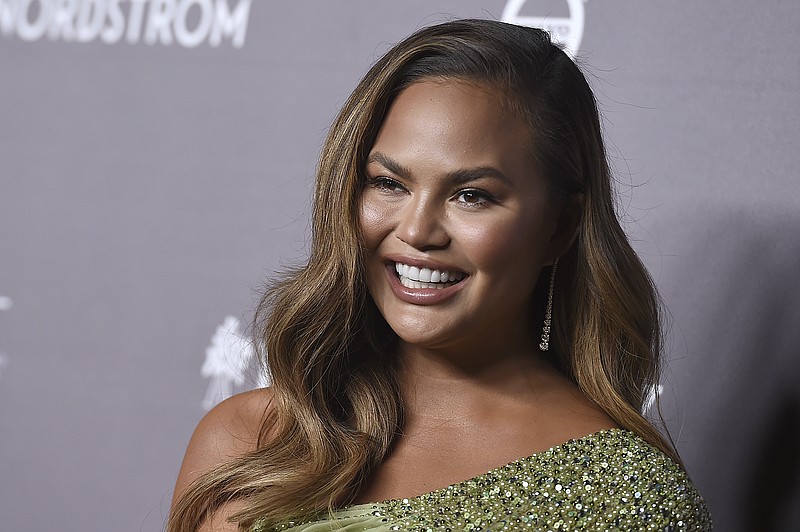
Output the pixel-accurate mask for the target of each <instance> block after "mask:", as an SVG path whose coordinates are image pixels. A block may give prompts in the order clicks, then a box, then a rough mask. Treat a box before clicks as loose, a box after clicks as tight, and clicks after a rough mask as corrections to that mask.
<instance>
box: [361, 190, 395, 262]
mask: <svg viewBox="0 0 800 532" xmlns="http://www.w3.org/2000/svg"><path fill="white" fill-rule="evenodd" d="M388 218H389V217H388V215H387V212H386V209H383V208H380V207H379V206H378V205H377V204H376V203H375V202H374V201H370V200H369V198H368V197H363V198H362V199H361V206H360V208H359V215H358V223H359V229H360V230H361V238H363V239H364V245H365V246H366V247H367V249H368V250H370V251H372V250H374V249H375V248H376V247H378V244H379V243H380V241H381V240H382V239H383V236H384V235H385V233H386V232H387V231H388V229H387V228H388V226H389V223H388Z"/></svg>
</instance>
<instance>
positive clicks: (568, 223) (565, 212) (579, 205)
mask: <svg viewBox="0 0 800 532" xmlns="http://www.w3.org/2000/svg"><path fill="white" fill-rule="evenodd" d="M583 205H584V196H583V194H579V193H578V194H570V195H569V196H567V197H566V198H565V199H564V200H563V201H562V203H561V205H560V207H559V211H558V213H557V214H556V230H555V232H554V233H553V236H552V237H551V238H550V253H551V254H552V256H551V257H550V260H551V261H553V260H555V259H556V257H563V256H564V255H566V253H567V251H569V249H570V248H571V247H572V245H573V244H574V243H575V239H576V238H578V232H579V231H580V228H581V220H582V219H583Z"/></svg>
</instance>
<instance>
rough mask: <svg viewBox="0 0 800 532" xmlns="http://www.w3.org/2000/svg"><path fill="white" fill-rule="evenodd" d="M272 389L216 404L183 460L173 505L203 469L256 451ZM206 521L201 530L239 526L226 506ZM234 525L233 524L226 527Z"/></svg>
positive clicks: (202, 421) (199, 425)
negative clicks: (228, 519)
mask: <svg viewBox="0 0 800 532" xmlns="http://www.w3.org/2000/svg"><path fill="white" fill-rule="evenodd" d="M271 398H272V393H271V391H270V390H268V389H259V390H253V391H250V392H245V393H242V394H238V395H234V396H233V397H231V398H229V399H226V400H225V401H223V402H222V403H220V404H218V405H217V406H215V407H214V408H213V409H212V410H211V411H209V412H208V414H206V415H205V417H203V419H202V420H201V421H200V423H199V424H198V425H197V428H196V429H195V430H194V433H193V434H192V437H191V439H190V440H189V445H188V447H187V449H186V454H185V455H184V458H183V463H182V464H181V469H180V472H179V473H178V480H177V482H176V483H175V491H174V494H173V496H172V505H173V506H174V505H175V503H176V501H178V500H179V499H180V497H181V496H182V495H183V493H184V492H185V491H186V489H187V488H188V487H189V485H190V484H191V483H192V482H193V481H194V480H195V479H197V478H198V477H199V476H201V475H202V474H203V473H205V472H207V471H209V470H211V469H213V468H214V467H216V466H218V465H221V464H223V463H224V462H227V461H228V460H231V459H233V458H236V457H240V456H243V455H244V454H247V453H248V452H251V451H254V450H255V449H256V446H257V442H258V435H259V432H260V430H261V424H262V422H263V420H264V416H265V415H266V413H267V410H268V408H269V407H270V400H271ZM224 510H225V511H223V512H217V514H215V516H214V517H213V518H212V519H210V520H209V522H207V523H205V524H204V526H203V527H202V528H201V530H208V531H212V530H213V531H220V532H222V531H224V530H237V529H236V527H235V526H233V525H230V524H228V523H227V522H226V519H224V518H223V517H224V514H228V515H230V514H231V513H233V512H232V511H233V510H234V509H233V508H225V509H224ZM228 526H232V528H227V527H228Z"/></svg>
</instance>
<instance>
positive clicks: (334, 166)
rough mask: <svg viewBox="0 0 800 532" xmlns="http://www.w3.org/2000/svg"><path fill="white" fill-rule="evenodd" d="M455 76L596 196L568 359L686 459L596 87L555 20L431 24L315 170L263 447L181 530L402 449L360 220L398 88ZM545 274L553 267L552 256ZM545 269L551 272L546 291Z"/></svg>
mask: <svg viewBox="0 0 800 532" xmlns="http://www.w3.org/2000/svg"><path fill="white" fill-rule="evenodd" d="M453 79H455V80H461V81H467V82H474V83H478V84H480V85H483V86H486V87H489V88H496V89H499V91H500V92H501V94H503V95H505V97H506V101H505V103H507V105H508V106H510V108H511V109H513V110H514V111H516V112H519V113H521V114H522V115H523V116H524V117H525V119H526V120H527V121H528V123H529V125H530V131H531V149H532V153H533V154H534V157H535V161H536V163H537V164H538V165H539V167H540V169H541V171H542V174H543V175H544V176H545V177H546V178H547V180H548V182H549V184H550V187H551V190H552V192H553V194H554V197H566V196H569V195H571V194H578V193H580V194H583V196H584V208H583V215H582V221H581V227H580V232H579V235H578V238H577V239H576V241H575V243H574V245H573V246H572V248H571V249H570V251H569V252H568V253H567V254H566V255H565V256H564V257H561V258H560V261H559V272H558V273H559V274H558V275H557V276H556V284H555V301H556V303H555V305H554V310H553V312H554V317H553V321H554V331H553V332H552V333H551V345H552V347H551V349H552V351H553V357H554V360H555V362H556V363H557V365H558V366H559V367H560V368H561V369H562V371H563V372H564V373H565V374H566V375H568V376H569V377H570V378H571V379H572V380H573V381H574V382H575V383H576V384H577V385H578V386H579V387H580V389H581V390H582V392H583V393H584V394H585V395H586V396H587V397H588V398H589V399H591V400H592V401H593V402H594V403H595V404H597V405H598V406H599V407H600V408H602V409H603V410H604V411H605V412H606V413H607V414H608V415H609V416H610V417H611V418H613V419H614V421H616V422H617V423H618V424H619V425H621V426H622V427H624V428H627V429H629V430H632V431H633V432H635V433H636V434H638V435H639V436H640V437H642V438H643V439H644V440H645V441H647V442H649V443H651V444H652V445H654V446H656V447H657V448H659V449H660V450H662V451H663V452H664V453H665V454H667V455H668V456H670V457H671V458H672V459H673V460H675V461H676V462H678V463H680V458H679V457H678V455H677V453H676V451H675V450H674V448H673V446H672V445H670V443H668V442H667V441H666V440H665V439H664V438H663V437H662V436H661V434H660V433H659V431H658V430H657V429H656V428H655V426H654V425H653V424H652V423H650V422H649V421H648V420H647V419H645V418H644V417H643V416H642V415H641V413H640V411H641V408H642V405H643V402H644V400H645V394H646V390H648V389H649V388H650V386H652V385H653V384H655V383H656V382H657V379H658V377H659V371H660V361H661V341H662V340H661V327H660V325H661V323H660V316H661V314H660V303H659V299H658V296H657V293H656V290H655V288H654V285H653V282H652V280H651V279H650V277H649V275H648V273H647V271H646V269H645V268H644V266H643V265H642V263H641V262H640V261H639V259H638V257H637V256H636V254H635V253H634V251H633V249H632V248H631V246H630V244H629V242H628V240H627V238H626V236H625V234H624V232H623V230H622V228H621V227H620V224H619V221H618V219H617V216H616V213H615V211H614V201H613V195H612V187H611V172H610V169H609V166H608V163H607V158H606V153H605V147H604V144H603V139H602V135H601V127H600V121H599V116H598V111H597V105H596V102H595V99H594V95H593V94H592V91H591V89H590V87H589V85H588V83H587V81H586V79H585V77H584V76H583V74H582V73H581V72H580V70H579V69H578V67H577V66H576V65H575V63H574V62H573V61H572V60H571V59H570V58H569V57H568V56H567V55H566V54H565V53H564V52H563V51H562V50H561V49H560V48H559V47H558V46H556V45H555V44H553V43H552V42H551V39H550V37H549V35H548V34H547V33H546V32H544V31H542V30H538V29H533V28H527V27H520V26H515V25H511V24H506V23H502V22H496V21H489V20H459V21H453V22H448V23H445V24H440V25H436V26H431V27H428V28H424V29H421V30H419V31H418V32H416V33H414V34H413V35H411V36H410V37H408V38H407V39H405V40H404V41H402V42H401V43H399V44H397V45H396V46H395V47H393V48H392V49H391V50H390V51H389V52H387V53H386V54H385V55H384V56H383V57H382V58H380V59H379V60H378V61H377V62H376V63H375V64H374V66H373V67H372V68H371V69H370V70H369V71H368V72H367V74H366V75H365V76H364V78H363V79H362V81H361V82H360V83H359V85H358V86H357V87H356V89H355V90H354V91H353V93H352V95H351V96H350V98H349V99H348V100H347V102H346V103H345V104H344V106H343V108H342V110H341V112H340V113H339V115H338V116H337V118H336V119H335V121H334V123H333V124H332V127H331V129H330V131H329V133H328V136H327V139H326V141H325V144H324V146H323V149H322V153H321V156H320V162H319V166H318V169H317V183H316V192H315V197H314V211H313V223H312V230H313V239H312V248H311V254H310V257H309V259H308V262H307V264H306V265H305V266H304V267H302V268H298V269H295V270H292V271H289V272H288V273H286V274H285V275H284V276H283V278H282V279H281V280H280V281H279V282H277V283H276V284H275V285H274V287H273V288H272V289H271V290H269V291H268V292H267V294H266V295H265V296H264V298H263V300H262V301H261V303H260V305H259V307H258V309H257V312H256V315H255V320H254V325H255V327H254V329H255V331H256V332H257V334H256V346H257V347H258V348H259V349H260V350H261V355H262V356H263V357H264V358H265V359H266V360H267V361H268V365H269V369H270V372H271V374H272V379H273V392H274V410H273V411H272V414H271V415H270V416H269V417H268V418H266V419H265V421H264V424H263V426H262V438H261V441H260V442H259V445H258V449H257V450H256V451H255V452H253V453H250V454H248V455H247V456H244V457H242V458H238V459H236V460H233V461H231V462H229V463H226V464H223V465H221V466H220V467H218V468H216V469H214V470H213V471H210V472H209V473H207V474H205V475H203V476H202V477H201V478H199V479H198V480H197V481H196V482H195V483H194V484H193V485H192V486H191V487H190V488H189V489H188V490H187V492H186V493H185V495H184V496H183V497H182V498H181V500H180V501H179V502H178V503H177V505H176V506H175V508H174V509H173V512H172V514H171V516H170V520H169V523H168V527H167V529H168V530H169V531H170V532H179V531H180V532H183V531H193V530H194V529H195V528H196V527H197V526H199V525H200V524H201V523H202V521H203V520H204V519H205V518H206V517H207V516H208V515H210V514H211V513H212V512H214V511H215V510H216V509H217V508H219V507H220V506H221V505H223V504H225V503H226V502H229V501H231V500H236V499H244V502H245V504H244V508H243V509H242V510H241V511H240V512H238V513H237V514H236V515H235V516H234V517H233V519H234V520H236V521H238V522H239V526H240V528H241V529H242V530H244V529H248V528H250V527H252V525H253V524H254V523H256V522H257V521H259V522H264V523H266V524H271V523H277V522H280V521H283V520H286V519H289V518H293V517H298V516H302V515H303V514H305V513H308V512H313V511H319V510H320V509H324V508H328V509H331V510H332V509H333V508H335V507H337V506H340V505H342V504H346V503H347V502H348V501H349V500H350V499H351V498H352V497H354V496H355V494H357V492H358V490H359V488H360V487H362V486H363V484H364V482H365V481H366V479H367V478H368V477H369V475H370V473H371V471H373V469H374V468H375V467H377V466H378V465H379V464H380V463H381V462H382V461H383V460H384V458H385V457H386V456H387V455H388V453H389V452H390V450H391V448H392V445H393V443H394V441H395V440H396V438H397V436H398V434H399V433H400V431H401V429H402V427H403V404H402V398H401V395H400V390H399V385H398V376H397V373H398V365H399V361H398V360H397V357H396V353H395V349H394V345H395V342H396V336H395V335H394V333H393V332H392V331H391V329H390V328H389V327H388V325H387V324H386V322H385V320H383V317H382V316H381V315H380V314H379V313H378V311H377V309H376V308H375V305H374V303H373V302H372V300H371V298H370V297H369V295H368V294H367V289H366V283H365V279H364V267H363V264H364V250H363V249H362V243H361V238H360V235H359V229H358V213H359V200H360V195H361V190H362V187H363V180H364V164H365V161H366V158H367V155H368V153H369V150H370V149H371V147H372V145H373V143H374V141H375V138H376V136H377V133H378V130H379V128H380V125H381V123H382V121H383V118H384V116H385V114H386V112H387V110H388V108H389V106H390V105H391V103H392V101H393V100H394V98H395V97H396V96H397V94H399V92H401V91H402V90H403V89H404V88H406V87H408V86H409V85H411V84H413V83H416V82H419V81H421V80H445V81H446V80H453ZM541 279H544V280H545V281H546V280H547V279H549V270H548V269H545V270H544V271H543V274H542V276H541ZM545 284H547V283H546V282H542V281H541V280H540V282H539V286H537V289H536V293H535V295H534V300H535V301H537V300H538V301H540V300H542V298H541V297H540V296H541V293H542V291H543V290H544V289H545V288H546V287H544V285H545ZM537 294H538V295H537ZM541 313H543V310H542V311H541ZM267 432H270V433H271V434H273V435H274V436H273V437H270V438H267V437H266V434H267Z"/></svg>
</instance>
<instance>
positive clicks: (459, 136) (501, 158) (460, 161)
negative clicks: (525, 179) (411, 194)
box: [372, 79, 532, 171]
mask: <svg viewBox="0 0 800 532" xmlns="http://www.w3.org/2000/svg"><path fill="white" fill-rule="evenodd" d="M508 100H509V98H508V95H507V94H505V93H503V91H501V90H500V89H497V88H494V87H489V86H486V85H482V84H479V83H474V82H470V81H463V80H458V79H425V80H422V81H419V82H416V83H413V84H411V85H409V86H408V87H406V88H405V89H403V90H402V91H401V92H400V93H399V94H398V95H397V97H396V98H395V100H394V101H393V102H392V105H391V106H390V108H389V110H388V112H387V114H386V116H385V117H384V120H383V123H382V124H381V127H380V129H379V132H378V136H377V138H376V140H375V143H374V145H373V148H372V151H373V152H374V151H380V152H386V153H388V154H390V155H392V156H398V157H405V158H407V159H409V160H422V161H429V162H430V161H438V162H439V163H441V164H443V165H447V166H462V167H463V166H470V165H497V166H513V167H514V169H515V170H520V171H522V169H521V168H519V167H520V166H528V165H530V164H531V162H532V155H531V142H530V137H531V135H530V130H529V128H528V125H527V122H526V121H525V120H524V119H523V118H522V117H521V116H520V114H519V113H517V112H515V111H514V109H513V108H512V107H511V106H509V105H508ZM509 170H510V168H509ZM526 170H529V168H526Z"/></svg>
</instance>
